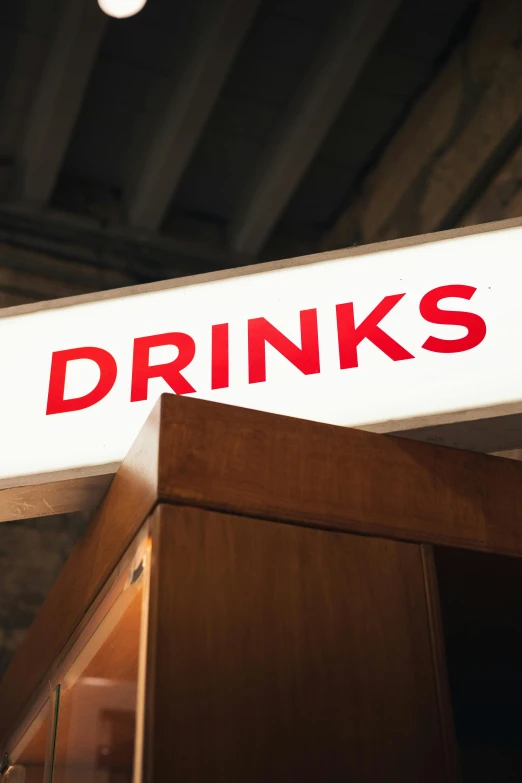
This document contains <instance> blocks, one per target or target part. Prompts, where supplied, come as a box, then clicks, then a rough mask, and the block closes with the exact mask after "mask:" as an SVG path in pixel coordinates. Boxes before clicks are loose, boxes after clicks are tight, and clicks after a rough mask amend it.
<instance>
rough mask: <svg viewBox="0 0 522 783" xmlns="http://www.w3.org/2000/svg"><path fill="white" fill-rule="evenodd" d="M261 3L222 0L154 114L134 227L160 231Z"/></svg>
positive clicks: (133, 209)
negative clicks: (158, 115)
mask: <svg viewBox="0 0 522 783" xmlns="http://www.w3.org/2000/svg"><path fill="white" fill-rule="evenodd" d="M259 3H260V0H219V2H216V0H214V2H211V3H210V6H209V15H208V18H206V19H205V21H204V23H203V26H202V27H201V30H200V32H199V34H198V40H197V41H196V42H195V44H194V46H193V47H192V48H191V53H190V56H189V60H188V62H187V64H186V66H185V68H184V71H183V73H181V74H178V75H177V81H176V85H175V86H173V87H172V88H171V89H170V98H169V100H168V101H167V102H166V103H165V104H164V106H163V107H162V110H161V116H160V118H159V120H158V118H157V117H156V116H151V119H150V128H149V132H148V133H146V134H145V135H146V136H148V138H149V142H148V149H146V150H145V151H144V153H143V154H140V155H136V156H135V157H134V163H133V168H132V169H131V170H130V171H129V174H128V184H127V192H126V203H127V217H128V220H129V223H130V224H131V225H133V226H136V227H138V228H145V229H150V230H157V229H159V227H160V226H161V224H162V222H163V220H164V218H165V216H166V213H167V210H168V208H169V205H170V203H171V201H172V197H173V195H174V193H175V192H176V189H177V187H178V185H179V183H180V180H181V178H182V176H183V174H184V172H185V170H186V168H187V166H188V164H189V162H190V159H191V157H192V153H193V152H194V149H195V147H196V144H197V142H198V140H199V138H200V136H201V134H202V132H203V129H204V128H205V125H206V123H207V120H208V118H209V116H210V114H211V112H212V109H213V108H214V105H215V103H216V101H217V98H218V96H219V93H220V92H221V89H222V87H223V85H224V83H225V80H226V78H227V76H228V73H229V71H230V67H231V65H232V63H233V61H234V59H235V57H236V54H237V52H238V50H239V47H240V46H241V44H242V42H243V40H244V38H245V35H246V34H247V32H248V29H249V27H250V24H251V22H252V21H253V18H254V14H255V12H256V10H257V8H258V6H259Z"/></svg>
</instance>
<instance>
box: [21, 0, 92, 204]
mask: <svg viewBox="0 0 522 783" xmlns="http://www.w3.org/2000/svg"><path fill="white" fill-rule="evenodd" d="M106 25H107V17H106V16H105V15H104V14H103V13H102V12H101V11H100V9H99V8H98V5H97V3H96V2H94V1H93V0H66V1H65V2H64V3H63V8H62V12H61V15H60V18H59V20H58V24H57V26H56V29H55V32H54V35H53V37H52V39H51V41H50V43H49V51H48V55H47V60H46V63H45V66H44V69H43V72H42V75H41V79H40V83H39V86H38V90H37V93H36V96H35V99H34V102H33V104H32V108H31V111H30V112H29V114H28V116H27V122H26V130H25V135H24V137H23V141H22V144H21V151H20V158H19V162H18V166H17V168H18V176H17V183H16V191H17V196H18V197H19V198H21V199H22V200H24V201H28V202H31V203H36V204H45V203H46V202H48V200H49V198H50V196H51V194H52V191H53V188H54V185H55V182H56V180H57V177H58V174H59V171H60V168H61V164H62V162H63V159H64V157H65V153H66V151H67V147H68V144H69V140H70V136H71V133H72V131H73V129H74V125H75V122H76V119H77V117H78V114H79V111H80V109H81V105H82V101H83V96H84V93H85V90H86V87H87V84H88V80H89V77H90V74H91V71H92V69H93V66H94V63H95V60H96V57H97V54H98V49H99V46H100V43H101V40H102V36H103V33H104V31H105V28H106Z"/></svg>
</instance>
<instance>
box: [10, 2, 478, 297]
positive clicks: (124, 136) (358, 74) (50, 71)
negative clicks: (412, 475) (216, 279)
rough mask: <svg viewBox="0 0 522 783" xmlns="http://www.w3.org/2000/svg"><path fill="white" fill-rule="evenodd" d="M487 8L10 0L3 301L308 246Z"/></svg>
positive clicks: (191, 270) (215, 266) (422, 4)
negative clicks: (130, 9) (17, 275)
mask: <svg viewBox="0 0 522 783" xmlns="http://www.w3.org/2000/svg"><path fill="white" fill-rule="evenodd" d="M476 6H477V3H476V2H473V0H438V1H437V2H434V0H351V1H350V2H349V3H347V2H346V0H343V1H342V2H340V0H321V2H317V0H148V3H147V5H146V6H145V8H144V10H143V11H142V12H141V13H140V14H138V15H137V16H135V17H133V18H130V19H126V20H116V19H109V18H108V17H106V16H105V15H104V14H102V12H101V11H99V9H98V7H97V4H96V0H16V2H15V0H10V1H8V0H5V2H3V3H2V4H1V6H0V264H1V263H4V264H7V265H10V266H11V267H15V268H16V269H17V270H21V272H23V273H24V274H25V275H26V276H27V275H32V276H33V278H35V280H33V281H32V282H31V281H30V282H29V283H27V282H26V283H25V284H23V285H22V283H21V282H20V281H18V282H17V280H15V279H14V278H12V276H11V278H9V279H7V280H4V284H3V289H2V290H4V292H6V291H7V292H11V299H9V300H8V301H7V303H12V302H13V301H14V300H13V299H12V297H15V298H16V294H17V292H18V295H19V296H22V288H24V285H25V289H24V296H25V297H26V299H31V298H33V299H34V298H48V297H49V294H48V292H47V289H46V288H45V286H42V285H41V284H40V282H39V277H38V276H39V275H41V269H43V268H46V272H45V274H46V276H47V277H49V275H50V277H51V278H53V279H54V280H55V281H56V285H55V286H54V288H53V286H52V285H51V289H52V291H51V294H52V292H53V291H55V293H54V295H57V296H59V295H64V294H68V293H79V292H81V291H85V290H95V289H97V288H107V287H114V286H119V285H126V284H129V283H133V282H147V281H150V280H157V279H161V278H166V277H172V276H177V275H182V274H190V273H197V272H203V271H208V270H212V269H219V268H227V267H233V266H238V265H241V264H245V263H250V262H252V261H254V260H258V259H261V260H266V259H272V258H276V257H283V256H289V255H297V254H300V253H304V252H313V250H314V249H315V248H316V246H317V243H318V241H319V239H320V237H321V235H322V234H323V233H324V231H325V230H327V229H328V227H329V226H330V225H331V224H332V223H333V221H334V220H335V219H336V217H337V216H338V215H339V214H340V212H341V211H342V210H343V208H345V206H346V204H347V203H349V201H350V199H351V198H352V197H353V195H354V194H355V193H356V192H357V188H358V185H359V183H360V181H361V179H362V177H363V176H364V175H365V173H366V172H367V171H368V170H369V169H371V167H372V165H373V163H374V162H375V160H376V159H377V157H378V155H379V153H380V151H381V150H382V149H383V147H384V145H385V144H386V142H387V141H388V140H389V139H390V138H391V137H392V136H393V134H394V133H395V131H396V130H397V128H398V127H399V125H400V124H401V122H402V120H403V118H404V116H405V114H406V113H407V111H408V109H409V107H410V106H411V105H412V103H413V101H414V100H415V99H416V97H417V96H418V95H419V94H420V93H421V92H422V90H423V89H424V88H425V86H426V85H427V84H428V83H429V81H430V79H432V77H433V75H434V74H435V73H436V72H437V70H438V69H439V67H440V65H441V63H442V62H443V61H444V59H445V58H446V57H447V56H448V53H449V52H450V51H451V50H452V48H453V47H454V46H455V43H456V42H457V41H458V40H459V39H460V38H462V37H463V36H464V35H465V34H466V31H467V29H468V28H469V26H470V24H471V23H472V20H473V17H474V15H475V12H476ZM2 243H3V251H4V255H3V258H2ZM13 249H17V250H18V251H24V252H21V253H20V252H18V254H16V256H13V255H12V251H13ZM10 253H11V255H10ZM42 254H46V256H47V258H46V259H42ZM48 257H52V259H53V260H54V263H55V266H54V267H52V268H50V267H49V266H48V264H47V262H48ZM60 261H62V262H63V263H61V264H60ZM46 264H47V267H46ZM53 270H54V271H53ZM4 277H5V276H4ZM58 281H59V282H60V285H58ZM0 287H2V277H1V275H0ZM17 301H18V300H17ZM1 304H2V302H1V301H0V305H1Z"/></svg>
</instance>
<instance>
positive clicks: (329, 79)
mask: <svg viewBox="0 0 522 783" xmlns="http://www.w3.org/2000/svg"><path fill="white" fill-rule="evenodd" d="M398 5H399V0H357V2H355V3H346V4H343V10H342V12H341V15H340V16H339V18H337V19H336V20H335V21H334V24H333V25H332V31H331V34H330V35H329V36H328V37H327V40H326V41H325V42H324V44H323V46H322V47H321V50H320V52H319V55H318V57H317V58H316V59H315V61H314V63H313V64H312V67H311V69H310V71H309V73H308V75H307V77H306V78H305V80H304V82H303V84H302V87H301V89H300V90H299V91H298V94H297V95H296V97H295V99H294V101H293V102H292V103H291V104H290V106H289V107H288V110H287V112H286V115H285V117H284V119H283V122H282V124H281V127H280V130H279V132H278V133H277V136H276V138H275V139H274V141H273V143H272V145H271V146H270V147H269V149H268V151H267V154H266V155H265V156H264V157H263V159H262V161H261V163H260V165H259V167H258V169H257V170H256V174H255V176H254V178H253V180H252V182H251V183H250V186H249V188H248V189H247V193H246V195H245V198H244V199H243V203H242V207H241V209H240V212H239V214H238V215H237V216H236V219H235V221H234V223H233V226H232V229H231V244H232V247H233V248H234V250H236V251H238V252H241V253H246V254H250V255H254V256H255V255H257V254H258V253H259V251H260V250H261V249H262V247H263V245H264V244H265V242H266V240H267V239H268V237H269V235H270V234H271V232H272V230H273V228H275V225H276V223H277V222H278V220H279V218H280V217H281V215H282V213H283V211H284V209H285V207H286V205H287V204H288V202H289V200H290V198H291V197H292V195H293V194H294V192H295V190H296V188H297V186H298V185H299V183H300V181H301V179H302V178H303V176H304V174H305V172H306V170H307V168H308V166H309V165H310V163H311V162H312V160H313V158H314V157H315V155H316V153H317V151H318V149H319V147H320V145H321V143H322V141H323V140H324V138H325V137H326V134H327V133H328V131H329V130H330V128H331V126H332V124H333V122H334V120H335V118H336V117H337V114H338V112H339V110H340V109H341V107H342V105H343V103H344V102H345V100H346V98H347V96H348V94H349V93H350V91H351V90H352V88H353V86H354V84H355V82H356V81H357V78H358V77H359V74H360V73H361V71H362V69H363V67H364V65H365V64H366V62H367V60H368V58H369V56H370V54H371V53H372V51H373V50H374V48H375V46H376V44H377V42H378V41H379V39H380V37H381V35H382V34H383V32H384V30H385V29H386V27H387V25H388V23H389V21H390V19H391V17H392V15H393V14H394V12H395V10H396V9H397V7H398Z"/></svg>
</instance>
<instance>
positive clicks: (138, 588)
mask: <svg viewBox="0 0 522 783" xmlns="http://www.w3.org/2000/svg"><path fill="white" fill-rule="evenodd" d="M147 553H148V548H147V547H144V546H142V547H141V549H140V551H139V553H138V555H137V557H136V559H135V561H134V563H133V565H132V567H131V569H130V571H129V569H127V572H126V574H124V575H123V577H121V578H120V579H119V581H118V582H117V583H116V586H115V588H114V589H113V590H112V591H111V593H110V594H109V596H107V598H106V599H105V600H104V602H103V603H102V605H101V608H100V609H99V610H98V612H97V613H96V615H95V618H94V621H93V622H92V623H91V624H90V626H89V627H88V628H87V629H86V631H85V633H84V634H83V635H82V636H81V637H80V639H79V641H78V643H77V645H75V648H74V649H73V652H72V654H71V657H70V659H69V660H70V661H71V663H70V665H69V667H68V668H66V671H65V675H64V677H63V679H62V680H61V687H60V706H59V712H58V725H57V729H56V743H55V754H54V773H53V783H132V781H133V780H134V778H133V769H134V758H135V755H136V754H137V753H138V752H139V748H137V747H135V746H136V744H138V745H140V744H141V743H136V733H137V732H136V721H137V705H138V696H137V695H138V680H139V673H140V671H141V670H142V669H143V666H142V663H141V659H142V657H143V650H142V647H143V638H144V637H145V632H144V625H145V622H146V598H147V595H146V594H147V590H148V588H147V585H148V572H149V569H148V554H147ZM66 667H67V662H66Z"/></svg>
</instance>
